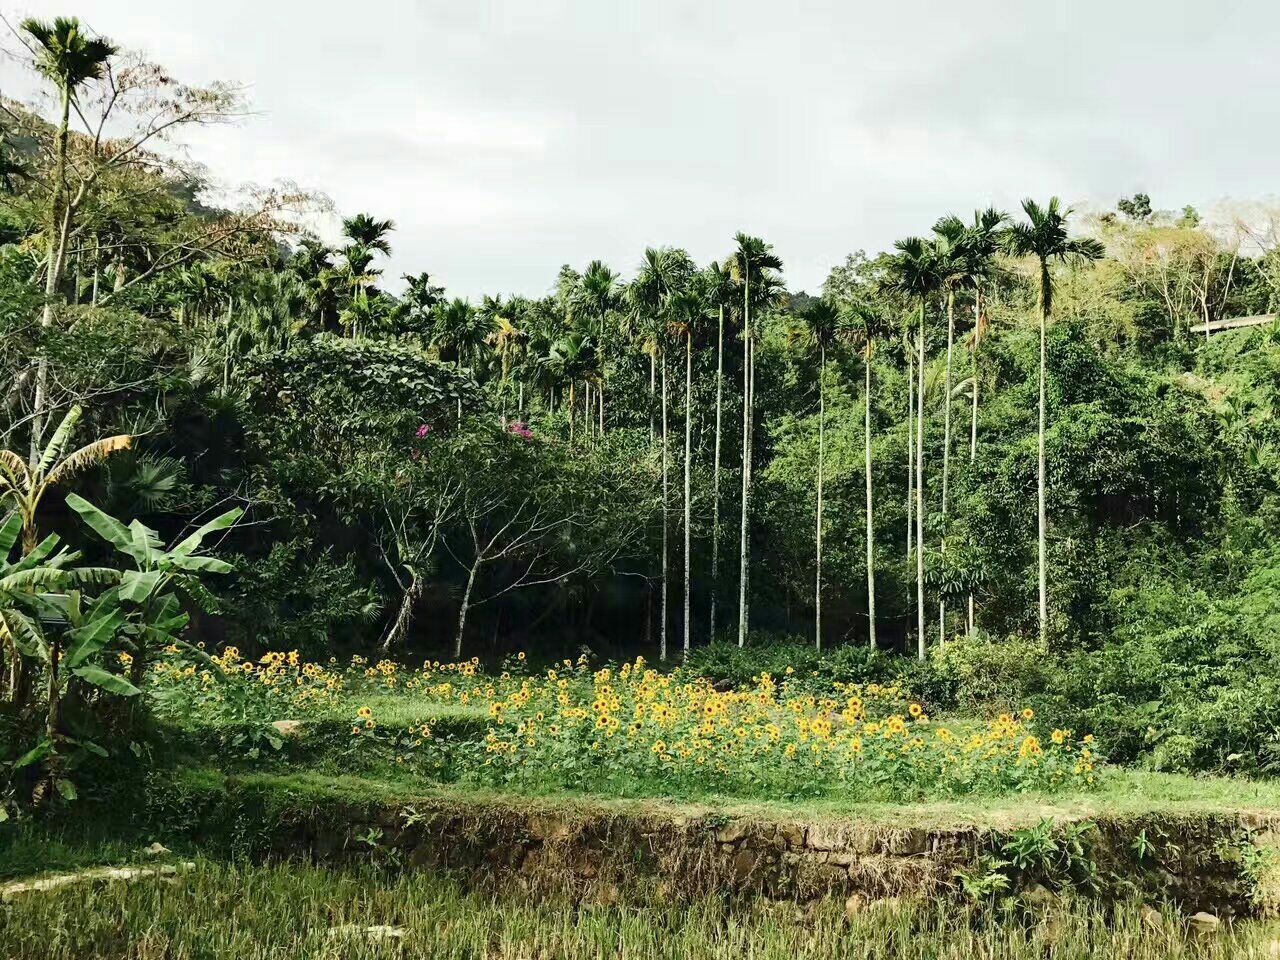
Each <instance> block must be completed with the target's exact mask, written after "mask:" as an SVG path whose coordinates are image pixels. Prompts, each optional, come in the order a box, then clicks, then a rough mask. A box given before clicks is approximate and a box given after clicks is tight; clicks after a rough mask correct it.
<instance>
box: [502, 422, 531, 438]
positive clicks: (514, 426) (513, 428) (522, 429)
mask: <svg viewBox="0 0 1280 960" xmlns="http://www.w3.org/2000/svg"><path fill="white" fill-rule="evenodd" d="M507 432H508V433H514V434H516V435H517V436H520V437H526V438H528V437H532V436H533V431H532V430H530V429H529V427H528V425H527V424H525V423H522V422H521V421H519V420H512V421H511V422H510V423H509V424H507Z"/></svg>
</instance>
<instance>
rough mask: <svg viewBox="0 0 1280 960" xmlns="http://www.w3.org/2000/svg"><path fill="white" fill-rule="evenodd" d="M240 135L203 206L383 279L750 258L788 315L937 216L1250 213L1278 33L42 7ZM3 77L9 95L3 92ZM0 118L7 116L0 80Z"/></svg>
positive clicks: (889, 13)
mask: <svg viewBox="0 0 1280 960" xmlns="http://www.w3.org/2000/svg"><path fill="white" fill-rule="evenodd" d="M65 11H71V12H75V13H78V15H80V16H81V17H82V18H83V19H85V20H87V21H88V22H89V23H90V24H91V25H92V26H93V27H94V28H95V29H97V30H99V31H102V32H104V33H107V34H108V35H110V36H112V37H113V38H115V39H117V40H118V41H120V42H122V43H124V44H126V45H128V46H133V47H143V48H145V49H146V50H147V51H148V52H149V53H150V54H151V55H152V56H153V57H155V58H156V59H158V60H160V61H161V62H163V63H164V64H166V65H167V66H168V67H169V68H170V69H171V70H172V71H173V72H174V73H175V74H176V75H177V76H179V77H182V78H183V79H189V80H191V81H193V82H200V81H208V80H211V79H215V78H217V79H231V80H237V81H240V82H244V83H246V84H247V85H248V86H249V88H250V93H251V96H252V99H253V101H254V103H255V106H256V107H257V109H258V110H259V114H258V115H257V116H255V117H254V118H252V119H250V120H248V121H246V122H245V123H244V124H241V125H240V126H238V127H234V128H219V129H217V130H210V131H205V132H203V133H201V134H200V135H198V136H197V137H196V138H194V140H193V144H192V146H193V149H194V150H195V152H196V155H197V156H198V157H200V158H201V159H203V160H204V161H205V162H206V163H207V164H208V166H209V167H210V168H211V170H212V171H213V172H214V173H215V174H216V175H218V176H219V177H220V178H222V179H224V180H239V179H242V180H252V181H256V182H268V181H270V180H272V179H273V178H276V177H289V178H291V179H294V180H297V181H299V182H301V183H303V184H305V185H307V186H310V187H313V188H317V189H321V190H324V191H325V192H327V193H328V194H329V195H331V196H332V197H333V198H334V200H335V202H336V203H337V205H338V207H339V208H340V209H341V210H343V211H345V212H348V213H349V212H354V211H357V210H366V211H368V212H371V213H374V214H376V215H378V216H385V217H392V218H394V219H395V220H396V222H397V224H398V227H399V229H398V231H397V233H396V235H395V237H394V242H395V247H396V256H395V260H394V262H393V263H392V264H391V266H390V268H389V269H388V271H387V272H388V274H389V275H392V276H394V275H397V274H399V273H402V272H406V271H411V270H412V271H416V270H421V269H428V270H430V271H431V272H432V273H433V274H434V275H438V276H440V277H441V278H442V279H443V280H444V281H445V282H446V283H447V284H448V285H449V286H450V288H451V290H453V291H455V292H459V293H463V294H466V295H470V296H478V295H479V294H480V293H482V292H485V291H488V292H493V291H505V292H511V291H518V292H524V293H532V294H536V293H541V292H543V291H545V290H547V289H548V288H549V287H550V285H551V284H552V282H553V280H554V275H555V271H556V269H557V268H558V266H559V265H560V264H561V263H564V262H569V263H573V264H577V265H579V266H581V265H582V264H585V262H586V261H587V260H589V259H591V258H593V257H597V256H598V257H602V258H604V259H606V260H608V261H609V262H611V263H612V264H613V265H614V266H615V267H616V268H619V269H622V270H624V271H630V270H631V269H632V268H633V267H634V265H635V264H636V262H637V261H638V260H639V257H640V254H641V251H642V249H643V247H644V246H645V245H646V244H657V243H672V244H679V245H683V246H686V247H688V248H689V250H690V251H691V252H692V253H693V254H694V255H695V256H696V257H698V258H699V259H702V260H706V259H710V258H712V257H717V256H722V255H723V254H724V252H725V251H726V250H727V249H728V247H729V245H730V242H731V238H732V235H733V233H734V232H735V231H736V230H738V229H746V230H749V231H752V232H756V233H760V234H761V235H763V236H765V237H766V238H767V239H769V240H771V241H773V242H774V243H775V244H776V246H777V248H778V251H779V253H780V255H781V256H782V257H783V258H784V260H785V261H786V262H787V266H788V278H789V281H790V282H791V285H792V286H793V287H795V288H801V287H803V288H808V289H810V290H813V289H816V288H817V287H818V286H819V285H820V284H821V282H822V279H823V277H824V276H825V274H826V271H827V269H828V268H829V267H830V265H832V264H834V263H838V262H840V261H841V260H842V259H843V257H844V255H845V253H847V252H848V251H850V250H853V249H856V248H859V247H862V248H866V249H868V250H876V249H881V248H884V247H887V246H888V245H889V244H891V243H892V241H893V239H894V238H896V237H900V236H905V235H907V234H910V233H919V232H922V231H925V230H927V229H928V227H929V226H930V224H931V223H932V222H933V220H934V219H935V218H936V217H937V216H938V215H939V214H941V213H945V212H948V211H956V212H959V213H961V214H967V212H968V211H970V210H972V209H973V208H975V207H977V206H980V205H984V204H986V203H988V202H996V203H999V204H1002V205H1004V206H1008V207H1016V204H1017V201H1018V200H1019V199H1020V198H1021V197H1022V196H1024V195H1027V194H1033V195H1037V196H1039V195H1047V194H1048V193H1051V192H1054V193H1059V194H1062V195H1063V196H1064V197H1066V198H1068V199H1072V200H1079V201H1086V202H1093V203H1095V204H1111V203H1114V201H1115V199H1116V197H1118V196H1120V195H1121V194H1126V193H1131V192H1133V191H1134V190H1139V189H1143V190H1146V191H1147V192H1148V193H1150V194H1151V195H1152V198H1153V200H1154V201H1155V202H1156V204H1157V205H1158V206H1164V207H1179V206H1181V205H1182V204H1184V203H1199V204H1203V205H1205V206H1208V205H1209V204H1211V203H1212V202H1213V201H1215V200H1217V199H1218V198H1220V197H1222V196H1226V195H1232V196H1237V197H1255V196H1261V195H1264V194H1268V193H1272V192H1274V190H1275V180H1274V169H1275V166H1274V157H1275V155H1276V153H1277V147H1280V128H1277V126H1276V124H1275V123H1274V122H1273V121H1274V109H1273V107H1272V100H1273V97H1274V91H1275V90H1276V89H1277V88H1278V87H1280V83H1278V81H1280V65H1278V61H1277V59H1276V58H1275V56H1274V39H1275V37H1276V36H1277V35H1278V34H1280V5H1275V4H1265V3H1262V2H1259V0H1224V2H1219V3H1216V4H1212V5H1210V4H1204V3H1201V2H1198V0H1166V2H1161V3H1156V2H1154V0H1129V2H1126V3H1116V2H1114V0H1110V2H1105V3H1104V2H1102V0H1076V2H1074V3H1068V2H1065V0H1052V2H1049V0H1046V2H1042V3H1035V4H1014V3H1010V2H1008V0H961V2H959V3H956V2H949V3H943V2H940V0H935V2H922V0H917V2H914V3H901V4H897V5H894V6H889V5H880V6H876V7H870V6H868V5H865V4H852V3H848V2H837V0H806V2H804V3H799V4H792V5H781V4H776V3H766V2H764V0H734V2H727V0H716V2H710V0H702V2H692V0H687V2H682V0H650V2H648V3H645V4H630V3H610V2H601V0H537V2H527V0H526V2H521V0H472V2H467V3H459V2H456V0H430V2H416V3H414V2H408V0H403V2H387V0H375V2H372V3H366V4H364V5H354V6H353V5H352V4H350V3H346V2H344V3H337V2H333V0H271V2H268V3H263V2H260V0H259V2H252V3H251V2H247V0H227V2H223V3H219V4H212V5H211V4H208V3H195V2H174V0H168V2H163V0H77V3H75V4H73V5H72V6H71V7H66V6H65V5H64V4H63V3H62V2H61V0H57V2H54V0H39V2H36V3H32V2H28V3H27V4H26V9H23V10H19V11H13V12H18V13H28V12H29V13H35V14H37V15H42V16H49V15H53V14H55V13H62V12H65ZM8 69H9V68H8V67H6V71H8ZM6 89H7V90H13V89H15V87H14V86H13V84H12V82H10V78H9V77H8V76H6Z"/></svg>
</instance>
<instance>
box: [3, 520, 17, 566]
mask: <svg viewBox="0 0 1280 960" xmlns="http://www.w3.org/2000/svg"><path fill="white" fill-rule="evenodd" d="M20 536H22V517H20V516H18V514H16V513H11V514H9V515H8V516H7V517H5V518H4V521H3V522H2V523H0V563H3V562H4V558H5V557H7V556H8V555H9V551H10V550H12V549H13V545H14V544H15V543H17V542H18V538H19V537H20Z"/></svg>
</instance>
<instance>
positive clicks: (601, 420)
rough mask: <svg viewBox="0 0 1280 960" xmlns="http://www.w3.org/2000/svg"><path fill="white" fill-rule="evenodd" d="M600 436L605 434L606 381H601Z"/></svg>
mask: <svg viewBox="0 0 1280 960" xmlns="http://www.w3.org/2000/svg"><path fill="white" fill-rule="evenodd" d="M600 436H602V437H603V436H604V381H603V380H601V381H600Z"/></svg>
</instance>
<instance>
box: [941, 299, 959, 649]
mask: <svg viewBox="0 0 1280 960" xmlns="http://www.w3.org/2000/svg"><path fill="white" fill-rule="evenodd" d="M955 307H956V294H955V291H954V290H948V291H947V373H946V387H945V390H946V394H945V396H944V397H943V398H942V541H941V543H940V548H941V551H942V552H943V553H946V552H947V493H948V491H949V490H950V477H951V356H952V352H953V348H954V346H955V339H956V310H955ZM946 639H947V601H946V598H945V597H942V596H940V597H939V598H938V643H939V644H941V643H945V642H946Z"/></svg>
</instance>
